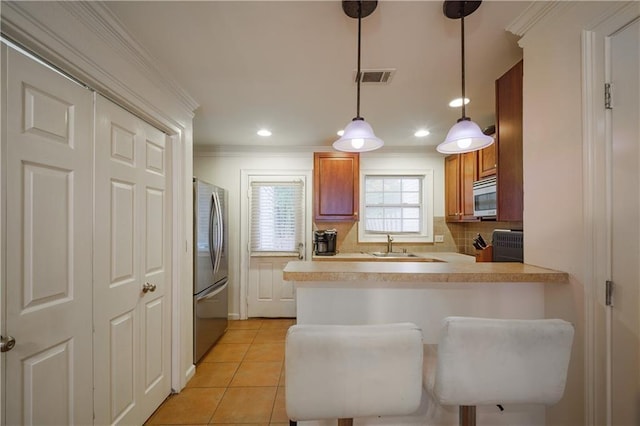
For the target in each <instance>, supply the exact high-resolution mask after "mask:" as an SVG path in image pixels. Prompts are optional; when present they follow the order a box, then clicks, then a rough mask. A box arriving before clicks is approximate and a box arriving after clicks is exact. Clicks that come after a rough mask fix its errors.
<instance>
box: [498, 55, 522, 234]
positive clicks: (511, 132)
mask: <svg viewBox="0 0 640 426" xmlns="http://www.w3.org/2000/svg"><path fill="white" fill-rule="evenodd" d="M522 69H523V67H522V61H520V62H518V63H517V64H516V65H514V66H513V68H511V69H510V70H509V71H507V72H506V73H505V74H504V75H503V76H502V77H500V78H499V79H498V80H496V144H497V160H498V161H497V164H498V167H497V172H498V173H497V174H498V182H497V197H498V206H497V208H498V215H497V220H499V221H513V222H516V221H522V217H523V215H522V212H523V208H524V205H523V199H524V191H523V178H522ZM494 145H495V144H494Z"/></svg>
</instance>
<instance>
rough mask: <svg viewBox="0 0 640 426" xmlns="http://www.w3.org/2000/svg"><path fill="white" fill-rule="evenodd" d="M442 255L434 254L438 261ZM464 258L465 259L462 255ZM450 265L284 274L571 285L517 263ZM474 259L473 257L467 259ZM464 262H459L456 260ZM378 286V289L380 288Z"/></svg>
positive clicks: (362, 264)
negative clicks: (438, 256) (438, 257)
mask: <svg viewBox="0 0 640 426" xmlns="http://www.w3.org/2000/svg"><path fill="white" fill-rule="evenodd" d="M437 255H441V256H442V254H440V253H438V254H434V257H437ZM458 256H464V255H458ZM442 257H449V259H452V260H449V261H447V262H408V261H403V262H389V261H387V262H376V261H357V260H345V261H340V260H337V259H336V260H334V261H331V262H314V261H292V262H289V263H288V264H287V266H286V267H285V268H284V271H283V279H284V280H285V281H295V282H298V283H305V282H319V281H322V282H347V283H349V282H352V283H354V282H370V283H379V284H381V283H385V282H392V283H414V284H418V283H536V282H537V283H557V284H566V283H568V282H569V274H568V273H566V272H561V271H556V270H552V269H547V268H542V267H538V266H533V265H528V264H523V263H516V262H480V263H475V262H471V261H469V260H468V259H464V258H461V257H459V258H456V257H451V256H449V255H446V256H442ZM464 257H466V258H470V259H473V257H471V256H464ZM453 259H456V260H460V261H456V260H453ZM376 286H378V285H376Z"/></svg>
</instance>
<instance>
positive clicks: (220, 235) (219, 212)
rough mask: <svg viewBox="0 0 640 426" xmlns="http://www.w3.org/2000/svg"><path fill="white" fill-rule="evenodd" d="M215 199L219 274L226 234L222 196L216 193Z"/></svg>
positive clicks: (217, 267)
mask: <svg viewBox="0 0 640 426" xmlns="http://www.w3.org/2000/svg"><path fill="white" fill-rule="evenodd" d="M215 199H216V204H217V208H216V213H217V215H218V235H217V236H218V245H217V247H216V272H218V269H220V262H221V260H222V243H223V241H222V239H223V233H224V230H223V226H224V224H223V223H222V220H223V218H222V203H220V195H219V194H218V193H216V196H215Z"/></svg>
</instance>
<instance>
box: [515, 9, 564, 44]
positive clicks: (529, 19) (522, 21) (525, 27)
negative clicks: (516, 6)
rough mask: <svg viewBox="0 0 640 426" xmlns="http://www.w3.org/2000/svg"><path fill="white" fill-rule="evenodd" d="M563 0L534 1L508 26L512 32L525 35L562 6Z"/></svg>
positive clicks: (520, 35)
mask: <svg viewBox="0 0 640 426" xmlns="http://www.w3.org/2000/svg"><path fill="white" fill-rule="evenodd" d="M562 3H565V2H562V1H556V0H553V1H535V2H532V3H531V5H529V7H527V8H526V9H525V10H524V11H523V12H522V13H521V14H520V15H519V16H518V17H517V18H516V19H514V20H513V21H512V22H511V24H509V25H508V26H507V28H506V30H507V31H509V32H510V33H512V34H515V35H517V36H519V37H522V36H524V35H525V34H526V33H527V31H529V30H530V29H531V28H532V27H533V26H535V25H536V24H537V23H538V22H539V21H541V20H543V19H544V18H545V17H546V16H548V15H550V14H551V13H552V12H555V11H556V10H557V9H558V8H559V7H561V6H562Z"/></svg>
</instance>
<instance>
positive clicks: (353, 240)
mask: <svg viewBox="0 0 640 426" xmlns="http://www.w3.org/2000/svg"><path fill="white" fill-rule="evenodd" d="M316 229H335V230H337V231H338V239H337V245H336V247H337V249H338V252H339V253H360V252H371V251H386V250H387V245H386V243H359V242H358V224H357V223H354V222H318V223H316V224H315V225H314V230H316ZM433 229H434V234H435V235H442V236H443V237H444V242H442V243H395V242H394V244H393V245H394V250H396V251H400V250H403V249H406V250H407V251H408V252H418V253H425V252H457V253H463V254H468V255H471V256H474V255H475V252H476V249H475V248H474V247H473V245H472V242H473V237H475V236H476V235H477V234H481V235H482V237H483V238H484V240H485V241H486V242H487V243H488V244H490V243H491V238H492V235H493V231H494V230H495V229H522V222H496V221H482V222H462V223H446V221H445V218H444V217H435V218H434V219H433Z"/></svg>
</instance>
